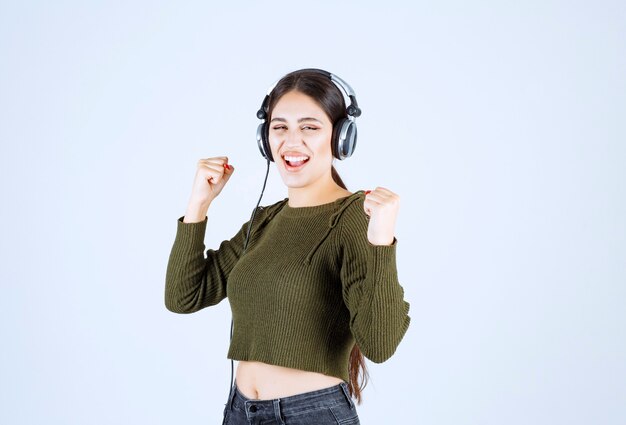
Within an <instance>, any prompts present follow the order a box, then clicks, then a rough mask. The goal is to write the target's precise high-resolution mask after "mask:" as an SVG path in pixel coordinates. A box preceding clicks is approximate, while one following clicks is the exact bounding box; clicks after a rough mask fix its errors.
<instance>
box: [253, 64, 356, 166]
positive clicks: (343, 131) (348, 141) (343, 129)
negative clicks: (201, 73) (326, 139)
mask: <svg viewBox="0 0 626 425" xmlns="http://www.w3.org/2000/svg"><path fill="white" fill-rule="evenodd" d="M300 71H313V72H319V73H321V74H324V75H325V76H327V77H328V78H330V81H332V82H333V83H335V85H336V86H337V87H339V89H340V90H342V91H343V93H345V94H346V95H347V97H348V98H349V99H350V105H349V106H348V107H347V108H346V113H347V114H348V118H341V119H340V120H339V121H337V123H336V124H334V126H333V137H332V141H331V146H332V150H333V156H334V157H335V158H337V159H339V160H343V159H346V158H348V157H350V156H351V155H352V153H353V152H354V148H355V147H356V122H355V121H354V119H355V118H356V117H358V116H360V115H361V109H359V105H358V104H357V102H356V95H355V94H354V90H352V87H350V86H349V85H348V83H346V82H345V81H343V80H342V79H341V78H339V77H337V76H336V75H334V74H331V73H330V72H328V71H324V70H323V69H317V68H307V69H301V70H300ZM279 81H280V80H278V81H276V82H275V83H274V84H272V86H271V87H270V88H269V90H268V91H267V94H266V95H265V98H264V99H263V103H262V104H261V108H260V109H259V110H258V111H257V113H256V116H257V118H258V119H260V120H263V122H262V123H261V124H259V127H258V128H257V130H256V141H257V144H258V145H259V150H260V151H261V155H263V158H265V159H267V160H269V161H274V158H273V157H272V150H271V149H270V143H269V123H267V119H268V118H269V117H268V116H267V107H268V103H269V99H270V94H271V93H272V90H274V87H276V84H278V82H279Z"/></svg>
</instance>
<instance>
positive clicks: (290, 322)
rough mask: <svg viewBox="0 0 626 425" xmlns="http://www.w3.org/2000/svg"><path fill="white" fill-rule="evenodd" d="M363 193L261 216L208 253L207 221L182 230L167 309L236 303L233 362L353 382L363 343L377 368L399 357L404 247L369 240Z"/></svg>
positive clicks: (404, 325)
mask: <svg viewBox="0 0 626 425" xmlns="http://www.w3.org/2000/svg"><path fill="white" fill-rule="evenodd" d="M364 197H365V195H364V193H363V192H362V191H359V192H356V193H354V194H352V195H350V196H348V197H345V198H340V199H338V200H336V201H335V202H332V203H328V204H323V205H317V206H312V207H299V208H292V207H290V206H289V205H288V203H287V199H284V200H282V201H280V202H277V203H275V204H273V205H270V206H268V207H261V208H259V209H258V211H257V214H256V216H255V218H254V225H253V227H252V232H251V236H250V241H249V244H248V249H247V250H246V252H245V254H244V255H242V251H243V243H244V239H245V234H246V231H247V228H248V224H247V223H246V224H244V225H243V226H242V227H241V229H240V231H239V232H238V233H237V234H236V235H235V236H234V237H233V238H232V239H230V240H227V241H224V242H222V243H221V245H220V247H219V249H218V250H212V249H209V250H208V251H206V256H205V255H204V249H205V246H204V235H205V230H206V225H207V219H206V217H205V219H204V221H202V222H199V223H183V221H182V219H183V217H181V218H179V219H178V224H177V226H178V227H177V233H176V239H175V241H174V245H173V247H172V250H171V254H170V257H169V263H168V266H167V276H166V283H165V305H166V307H167V308H168V309H169V310H170V311H173V312H176V313H192V312H195V311H198V310H200V309H202V308H205V307H208V306H211V305H215V304H217V303H219V302H220V301H222V300H223V299H224V298H226V297H228V300H229V302H230V307H231V310H232V314H233V322H234V331H233V339H232V341H231V344H230V348H229V350H228V355H227V357H228V358H230V359H234V360H250V361H260V362H264V363H268V364H272V365H279V366H285V367H290V368H295V369H301V370H307V371H314V372H319V373H323V374H326V375H330V376H336V377H339V378H341V379H343V380H344V381H346V382H348V380H349V376H348V360H349V356H350V352H351V350H352V348H353V346H354V344H355V340H356V343H357V344H358V345H359V348H360V349H361V352H362V353H363V354H364V355H365V356H366V357H367V358H368V359H370V360H371V361H373V362H375V363H382V362H384V361H386V360H387V359H389V358H390V357H391V356H392V355H393V353H394V352H395V351H396V348H397V347H398V344H399V343H400V341H401V340H402V338H403V337H404V335H405V333H406V331H407V329H408V327H409V322H410V317H409V316H408V312H409V303H408V302H406V301H405V300H404V299H403V298H404V289H403V288H402V286H401V285H400V284H399V282H398V278H397V272H396V255H395V253H396V245H397V240H395V239H394V242H393V244H392V245H389V246H376V245H372V244H370V243H369V241H368V239H367V226H368V217H367V215H366V214H365V212H364V211H363V201H364Z"/></svg>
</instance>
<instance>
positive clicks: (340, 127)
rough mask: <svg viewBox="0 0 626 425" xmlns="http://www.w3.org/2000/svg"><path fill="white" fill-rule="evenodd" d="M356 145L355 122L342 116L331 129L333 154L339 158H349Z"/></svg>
mask: <svg viewBox="0 0 626 425" xmlns="http://www.w3.org/2000/svg"><path fill="white" fill-rule="evenodd" d="M355 147H356V123H355V122H354V121H351V120H349V119H347V118H342V119H340V120H339V121H337V123H336V124H335V127H334V129H333V140H332V149H333V156H334V157H335V158H337V159H339V160H343V159H346V158H349V157H350V156H351V155H352V153H353V152H354V148H355Z"/></svg>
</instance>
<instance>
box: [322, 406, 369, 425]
mask: <svg viewBox="0 0 626 425" xmlns="http://www.w3.org/2000/svg"><path fill="white" fill-rule="evenodd" d="M328 410H330V413H332V414H333V416H334V417H335V420H336V421H337V425H361V422H359V415H358V414H357V412H356V408H354V407H350V406H349V405H347V404H340V405H337V406H331V407H329V408H328Z"/></svg>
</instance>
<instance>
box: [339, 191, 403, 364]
mask: <svg viewBox="0 0 626 425" xmlns="http://www.w3.org/2000/svg"><path fill="white" fill-rule="evenodd" d="M368 222H369V218H368V217H367V215H366V214H365V212H364V211H363V200H362V199H359V200H358V201H357V202H353V203H352V205H350V206H349V208H347V210H346V211H345V213H344V214H343V215H342V217H341V220H340V230H341V231H340V232H339V234H340V235H341V236H340V237H341V241H340V246H341V247H342V250H341V251H342V261H341V273H340V274H341V283H342V293H343V299H344V302H345V304H346V306H347V307H348V310H349V311H350V329H351V331H352V334H353V335H354V338H355V339H356V342H357V344H358V345H359V348H360V349H361V351H362V352H363V354H364V355H365V356H366V357H367V358H368V359H370V360H371V361H373V362H374V363H382V362H384V361H386V360H388V359H389V358H390V357H391V356H392V355H393V353H395V351H396V349H397V347H398V345H399V344H400V341H401V340H402V338H403V337H404V335H405V333H406V331H407V329H408V327H409V323H410V321H411V318H410V317H409V315H408V313H409V306H410V305H409V303H408V302H406V301H405V300H404V289H403V288H402V286H401V285H400V283H399V282H398V276H397V269H396V246H397V240H396V239H395V238H394V241H393V243H392V245H388V246H382V245H372V244H371V243H370V242H369V240H368V239H367V226H368Z"/></svg>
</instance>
